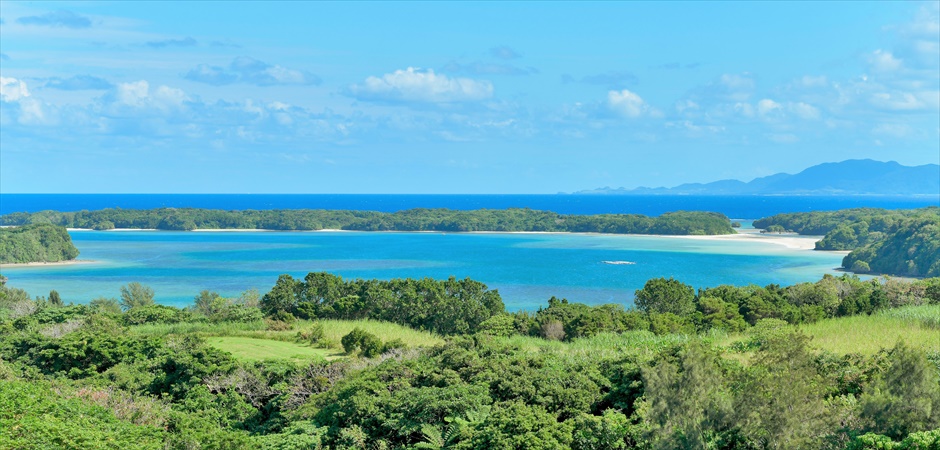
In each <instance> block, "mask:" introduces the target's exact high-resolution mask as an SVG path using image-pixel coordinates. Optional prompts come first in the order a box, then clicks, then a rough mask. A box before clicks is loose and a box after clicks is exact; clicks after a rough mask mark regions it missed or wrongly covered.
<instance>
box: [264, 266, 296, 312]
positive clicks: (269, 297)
mask: <svg viewBox="0 0 940 450" xmlns="http://www.w3.org/2000/svg"><path fill="white" fill-rule="evenodd" d="M302 284H303V283H302V282H301V281H298V280H295V279H294V277H292V276H290V275H288V274H283V275H281V276H279V277H277V282H275V283H274V287H272V288H271V292H268V293H267V294H264V297H261V310H262V311H264V314H265V315H266V316H272V315H275V314H277V313H279V312H285V313H288V314H293V313H294V312H295V310H296V309H297V291H298V290H299V288H300V287H301V286H302Z"/></svg>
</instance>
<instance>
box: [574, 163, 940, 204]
mask: <svg viewBox="0 0 940 450" xmlns="http://www.w3.org/2000/svg"><path fill="white" fill-rule="evenodd" d="M575 194H614V195H617V194H619V195H656V194H663V195H940V166H938V165H936V164H925V165H923V166H914V167H911V166H902V165H900V164H898V163H896V162H894V161H889V162H881V161H873V160H870V159H850V160H848V161H842V162H834V163H825V164H819V165H817V166H813V167H810V168H808V169H806V170H804V171H802V172H800V173H798V174H795V175H791V174H788V173H778V174H776V175H770V176H767V177H763V178H757V179H754V180H752V181H750V182H744V181H738V180H721V181H715V182H712V183H688V184H682V185H679V186H676V187H673V188H665V187H658V188H648V187H638V188H636V189H625V188H617V189H613V188H610V187H605V188H600V189H592V190H586V191H578V192H575Z"/></svg>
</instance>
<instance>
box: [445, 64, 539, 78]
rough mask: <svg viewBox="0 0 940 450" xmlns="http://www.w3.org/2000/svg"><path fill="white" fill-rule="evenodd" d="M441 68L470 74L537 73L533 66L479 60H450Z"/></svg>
mask: <svg viewBox="0 0 940 450" xmlns="http://www.w3.org/2000/svg"><path fill="white" fill-rule="evenodd" d="M441 70H442V71H444V72H450V73H466V74H470V75H530V74H535V73H538V70H537V69H535V68H534V67H527V68H522V67H516V66H513V65H511V64H500V63H485V62H479V61H476V62H472V63H468V64H460V63H458V62H450V63H448V64H447V65H445V66H444V67H442V68H441Z"/></svg>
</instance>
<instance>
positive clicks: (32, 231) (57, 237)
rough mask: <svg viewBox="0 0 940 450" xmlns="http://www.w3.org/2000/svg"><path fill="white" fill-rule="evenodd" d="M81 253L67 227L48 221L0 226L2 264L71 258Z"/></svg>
mask: <svg viewBox="0 0 940 450" xmlns="http://www.w3.org/2000/svg"><path fill="white" fill-rule="evenodd" d="M76 257H78V249H77V248H75V245H74V244H73V243H72V237H71V236H70V235H69V233H68V231H67V230H66V229H65V228H63V227H61V226H56V225H52V224H48V223H38V224H30V225H24V226H21V227H15V228H0V264H10V263H47V264H54V263H58V262H61V261H71V260H74V259H75V258H76Z"/></svg>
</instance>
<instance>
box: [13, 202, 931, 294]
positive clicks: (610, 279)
mask: <svg viewBox="0 0 940 450" xmlns="http://www.w3.org/2000/svg"><path fill="white" fill-rule="evenodd" d="M936 204H937V200H934V199H909V198H907V199H904V198H900V199H899V198H894V199H892V198H886V197H850V198H832V197H692V196H681V197H662V196H655V197H653V196H649V197H634V196H616V197H615V196H586V195H502V196H497V195H110V194H109V195H84V194H74V195H59V194H29V195H27V194H2V195H0V212H3V213H8V212H12V211H38V210H44V209H56V210H63V211H69V210H81V209H100V208H112V207H121V208H153V207H160V206H172V207H202V208H218V209H229V210H234V209H271V208H325V209H363V210H379V211H396V210H401V209H408V208H415V207H446V208H454V209H477V208H507V207H529V208H533V209H544V210H551V211H556V212H560V213H569V214H573V213H576V214H596V213H640V214H646V215H658V214H661V213H663V212H668V211H675V210H708V211H719V212H722V213H724V214H726V215H727V216H729V217H732V218H739V219H754V218H759V217H764V216H767V215H771V214H776V213H781V212H794V211H815V210H831V209H841V208H849V207H860V206H867V207H881V208H913V207H920V206H928V205H936ZM746 225H747V222H745V226H746ZM70 233H71V236H72V240H73V241H74V243H75V245H76V246H77V247H78V249H79V251H80V252H81V254H80V256H79V259H82V260H91V261H94V262H92V263H87V264H74V265H66V266H39V267H7V268H3V270H2V272H3V275H5V276H7V277H8V278H9V284H10V285H11V286H14V287H18V288H23V289H26V290H27V291H28V292H30V293H31V294H33V295H47V294H48V292H49V291H50V290H51V289H55V290H57V291H58V292H59V293H60V294H61V295H62V297H63V299H64V300H65V301H73V302H76V303H85V302H88V301H89V300H91V299H93V298H95V297H99V296H104V297H117V296H118V295H119V290H120V287H121V286H122V285H124V284H126V283H128V282H130V281H139V282H141V283H144V284H146V285H149V286H151V287H153V288H154V290H155V291H156V297H157V301H158V302H160V303H164V304H174V305H179V306H183V305H187V304H189V303H191V302H192V299H193V297H194V296H195V295H196V294H197V293H198V292H199V291H200V290H202V289H211V290H215V291H217V292H219V293H221V294H223V295H226V296H235V295H238V294H239V293H240V292H242V291H244V290H246V289H249V288H256V289H258V290H259V291H260V292H261V293H262V294H263V293H265V292H267V291H268V290H269V289H270V288H271V286H272V285H273V284H274V282H275V281H276V279H277V277H278V275H280V274H283V273H289V274H291V275H294V276H297V277H303V276H304V275H305V274H306V273H308V272H313V271H328V272H332V273H336V274H339V275H342V276H343V277H347V278H379V279H390V278H397V277H413V278H420V277H432V278H436V279H444V278H447V277H450V276H454V277H457V278H464V277H470V278H473V279H475V280H479V281H482V282H484V283H486V284H487V285H488V286H489V287H491V288H496V289H499V291H500V293H501V294H502V297H503V299H504V301H505V302H506V306H507V308H508V309H510V310H519V309H525V310H534V309H537V308H538V307H540V306H544V305H545V304H546V301H547V299H548V298H550V297H551V296H557V297H565V298H568V299H569V300H571V301H577V302H584V303H589V304H601V303H620V304H623V305H625V306H629V305H631V304H632V301H633V292H634V290H636V289H639V288H642V287H643V284H644V283H645V282H646V280H648V279H650V278H656V277H670V276H671V277H676V278H677V279H680V280H682V281H684V282H686V283H689V284H691V285H693V286H695V287H708V286H716V285H719V284H735V285H745V284H758V285H767V284H770V283H777V284H784V285H786V284H792V283H798V282H802V281H815V280H818V279H819V278H820V277H821V276H822V275H823V274H826V273H831V274H837V273H838V272H836V271H835V268H837V267H839V266H840V264H841V260H842V257H843V255H842V254H840V253H832V252H815V251H811V250H795V249H792V248H788V247H787V246H784V245H781V244H782V243H784V242H783V241H781V240H780V239H782V238H780V237H773V236H756V237H754V238H753V239H749V240H746V241H741V240H697V239H689V238H676V237H655V236H622V235H620V236H617V235H593V234H506V233H480V234H459V233H458V234H454V233H446V234H445V233H367V232H245V231H242V232H235V231H229V232H163V231H111V232H97V231H71V232H70ZM789 239H792V237H791V238H789ZM803 239H805V240H806V242H809V243H811V242H812V241H813V240H814V239H813V238H812V237H807V238H803ZM604 261H629V262H631V263H634V264H608V263H605V262H604Z"/></svg>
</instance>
